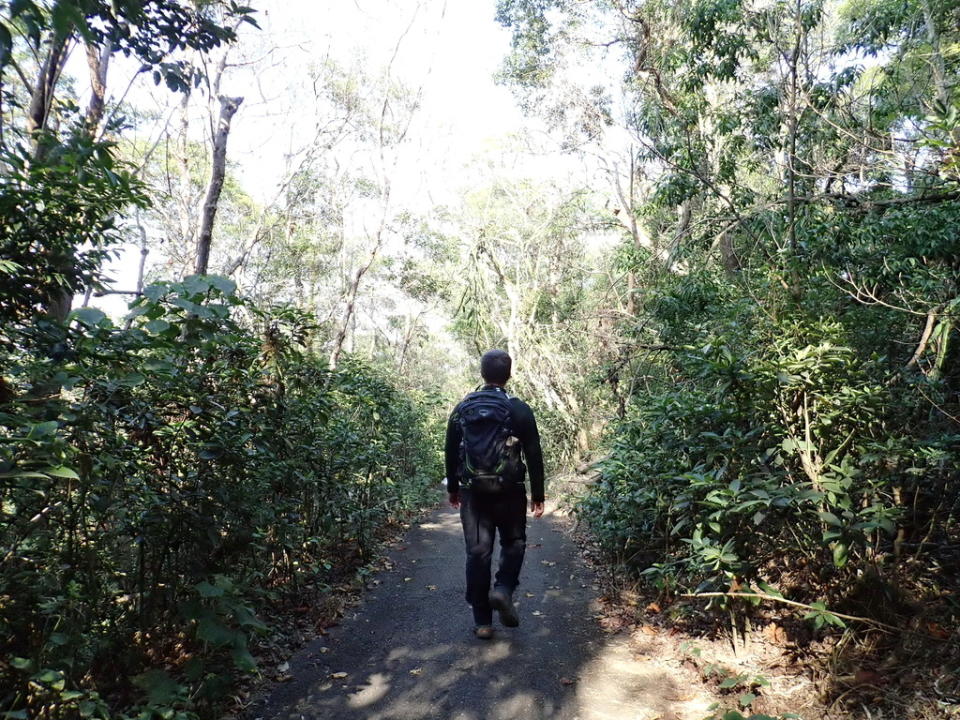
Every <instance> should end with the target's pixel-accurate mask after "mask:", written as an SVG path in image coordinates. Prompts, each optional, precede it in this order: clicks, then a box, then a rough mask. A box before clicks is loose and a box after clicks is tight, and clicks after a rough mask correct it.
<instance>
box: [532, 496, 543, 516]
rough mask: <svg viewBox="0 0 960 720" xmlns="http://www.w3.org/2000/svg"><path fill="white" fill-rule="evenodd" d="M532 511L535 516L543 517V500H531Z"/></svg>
mask: <svg viewBox="0 0 960 720" xmlns="http://www.w3.org/2000/svg"><path fill="white" fill-rule="evenodd" d="M530 512H532V513H533V516H534V517H535V518H538V517H543V502H542V501H541V502H536V501H534V500H531V501H530Z"/></svg>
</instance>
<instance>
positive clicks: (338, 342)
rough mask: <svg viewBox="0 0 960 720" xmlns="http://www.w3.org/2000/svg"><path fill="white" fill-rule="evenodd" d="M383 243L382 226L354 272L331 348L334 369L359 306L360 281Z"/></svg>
mask: <svg viewBox="0 0 960 720" xmlns="http://www.w3.org/2000/svg"><path fill="white" fill-rule="evenodd" d="M382 245H383V228H382V227H381V229H380V231H379V232H378V233H377V242H376V245H374V246H373V250H371V251H370V257H369V258H367V262H366V263H365V264H364V265H361V266H360V267H359V268H357V272H356V273H354V276H353V282H351V283H350V289H349V290H348V291H347V309H346V310H345V311H344V313H343V321H342V322H341V323H340V330H339V331H338V332H337V337H336V339H335V340H334V341H333V348H332V349H331V350H330V368H331V369H333V370H335V369H336V368H337V362H338V361H339V360H340V355H341V353H343V345H344V342H346V339H347V332H348V331H349V330H350V321H351V320H352V319H353V314H354V311H355V310H356V307H357V294H358V293H359V292H360V281H361V280H362V279H363V276H364V275H366V273H367V271H368V270H369V269H370V267H371V266H372V265H373V262H374V260H376V259H377V255H379V254H380V248H381V246H382Z"/></svg>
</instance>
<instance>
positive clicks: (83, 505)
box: [0, 276, 439, 717]
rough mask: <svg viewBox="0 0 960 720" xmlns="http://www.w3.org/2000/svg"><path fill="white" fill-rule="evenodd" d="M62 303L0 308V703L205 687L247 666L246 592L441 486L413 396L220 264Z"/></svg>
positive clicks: (286, 584) (302, 584) (298, 579)
mask: <svg viewBox="0 0 960 720" xmlns="http://www.w3.org/2000/svg"><path fill="white" fill-rule="evenodd" d="M72 319H73V322H72V324H71V325H70V326H69V327H68V328H59V327H57V326H55V325H52V324H50V325H46V324H44V323H42V322H41V323H34V324H30V325H25V326H23V327H21V328H19V329H14V328H7V329H6V338H5V339H6V341H7V342H6V345H5V351H4V353H5V357H4V358H3V361H4V363H3V364H4V368H5V370H4V373H5V378H4V386H3V391H4V396H3V398H2V404H0V438H2V442H0V493H2V495H0V498H2V512H3V524H2V526H0V538H2V540H0V543H2V552H3V554H4V556H3V563H2V570H0V639H2V644H3V648H2V654H3V656H4V657H8V658H11V661H10V664H0V687H2V688H3V691H2V695H0V707H2V708H4V709H6V710H9V711H12V712H13V713H14V715H13V716H12V717H16V716H18V715H19V716H25V714H27V713H31V712H39V711H40V708H44V711H43V712H45V713H47V715H48V716H51V717H59V716H62V717H67V716H74V715H75V714H76V713H78V712H79V713H80V714H81V715H83V716H91V715H98V714H103V713H105V712H106V704H105V702H104V700H103V697H104V695H109V696H110V697H111V699H112V700H111V704H113V705H114V706H115V708H116V706H117V705H119V706H120V707H122V706H124V705H126V706H131V705H135V704H137V703H138V702H143V703H145V705H144V707H147V708H149V707H152V708H154V710H156V711H157V712H160V711H161V709H162V708H166V710H162V712H164V713H165V714H164V717H171V716H173V715H171V713H174V712H176V713H185V712H188V711H190V710H191V708H194V709H196V708H202V707H204V706H205V705H206V706H209V705H210V703H212V702H214V701H216V700H217V699H218V698H219V697H220V696H221V694H222V693H223V691H224V688H225V687H226V683H227V682H228V680H229V677H230V675H231V673H233V672H235V671H237V670H239V671H248V670H252V669H253V668H254V660H253V658H252V656H251V655H250V653H249V651H248V649H247V648H248V640H249V638H250V637H251V635H252V634H254V633H258V632H263V631H265V629H266V623H268V622H269V619H268V618H259V617H258V616H257V614H256V613H257V611H258V610H259V609H261V608H264V607H267V605H268V603H269V602H271V601H272V600H276V599H278V598H280V597H281V596H282V595H283V594H287V593H294V594H302V595H303V596H304V599H305V600H307V601H308V602H309V600H310V599H311V598H313V597H315V596H316V593H318V592H322V591H323V590H324V587H325V583H326V582H327V581H328V580H329V579H330V578H331V577H332V573H335V572H338V571H339V570H340V568H341V567H342V565H343V564H344V562H345V561H349V560H350V559H351V558H354V559H360V560H362V559H363V558H364V557H365V556H366V555H367V553H368V552H369V549H370V546H371V542H372V540H373V537H374V532H375V529H376V528H377V527H378V526H379V525H381V524H382V523H383V522H384V521H385V520H387V519H389V518H391V517H395V516H396V515H397V514H398V513H402V512H404V511H407V510H410V509H412V508H415V507H418V506H420V505H422V504H423V503H424V502H425V501H426V500H427V499H428V498H430V499H432V498H431V496H430V495H429V494H428V493H427V492H426V491H427V488H428V485H429V484H430V483H431V482H432V481H435V479H436V478H437V477H438V472H439V471H438V469H437V464H436V460H437V458H436V453H435V450H432V449H429V447H430V442H428V439H427V438H426V437H425V436H424V435H423V432H422V428H423V427H424V423H425V421H426V416H425V413H424V411H423V410H422V409H420V408H418V407H417V406H415V405H414V404H413V403H412V402H411V401H410V400H409V399H408V397H407V396H405V395H404V394H402V393H401V392H400V391H398V390H397V389H396V388H395V386H394V385H393V384H391V382H390V381H389V380H388V379H387V378H385V377H384V376H382V375H381V374H380V373H379V372H377V371H376V370H374V369H373V368H371V367H369V366H367V365H364V364H362V363H360V362H356V361H350V360H349V359H348V360H347V361H345V362H343V363H341V366H340V367H338V368H337V370H336V371H332V370H330V369H328V368H327V367H326V365H325V363H324V362H323V361H321V360H319V359H317V358H316V357H314V356H313V355H311V354H310V353H309V352H307V351H306V350H304V349H303V344H304V343H306V341H307V330H308V327H307V324H306V322H305V319H304V317H303V316H301V315H300V314H299V313H297V312H295V311H292V310H289V309H287V310H284V309H278V310H274V311H271V312H263V311H260V310H258V309H257V308H255V307H252V306H251V305H250V304H248V303H247V302H245V301H244V300H242V299H241V298H238V297H237V296H236V295H235V292H234V286H233V283H231V282H230V281H228V280H226V279H224V278H218V277H199V276H193V277H189V278H186V279H185V280H184V281H183V282H180V283H160V284H157V285H153V286H151V287H148V288H147V289H146V291H145V293H144V297H141V298H140V299H138V300H137V301H136V302H135V303H133V305H132V306H131V314H130V317H129V321H128V322H127V323H126V324H125V325H124V326H116V325H114V324H113V323H112V322H111V321H110V320H109V319H108V318H106V317H105V316H104V315H103V313H101V312H99V311H97V310H93V309H89V308H84V309H80V310H77V311H75V312H74V313H73V315H72ZM50 347H54V348H55V351H54V352H48V351H45V350H49V348H50ZM433 444H434V445H435V444H436V443H435V442H434V443H433ZM161 661H162V662H165V663H167V664H169V666H170V668H172V669H171V670H170V672H167V671H164V670H161V669H160V668H159V667H158V663H160V662H161ZM131 675H134V676H136V681H135V683H136V685H137V686H139V690H136V689H134V688H131V687H129V686H127V687H124V685H123V682H124V681H125V679H126V678H128V677H129V676H131ZM107 679H112V680H114V681H116V683H117V684H116V685H112V686H111V685H105V684H103V682H104V681H106V680H107ZM98 693H99V694H98ZM131 693H132V694H131ZM144 712H147V713H148V714H149V712H153V710H144Z"/></svg>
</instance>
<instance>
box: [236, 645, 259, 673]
mask: <svg viewBox="0 0 960 720" xmlns="http://www.w3.org/2000/svg"><path fill="white" fill-rule="evenodd" d="M230 655H231V657H232V658H233V664H234V665H235V666H236V667H237V669H238V670H242V671H244V672H256V671H257V661H256V660H254V658H253V655H251V654H250V651H249V650H247V649H246V648H245V647H239V648H234V649H233V650H232V651H231V652H230Z"/></svg>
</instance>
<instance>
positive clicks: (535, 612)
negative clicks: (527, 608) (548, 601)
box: [533, 610, 543, 617]
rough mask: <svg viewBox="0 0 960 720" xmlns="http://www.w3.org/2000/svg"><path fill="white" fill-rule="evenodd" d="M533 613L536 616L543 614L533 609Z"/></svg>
mask: <svg viewBox="0 0 960 720" xmlns="http://www.w3.org/2000/svg"><path fill="white" fill-rule="evenodd" d="M533 614H534V615H536V616H537V617H540V616H541V615H543V613H542V612H540V611H539V610H534V611H533Z"/></svg>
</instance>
